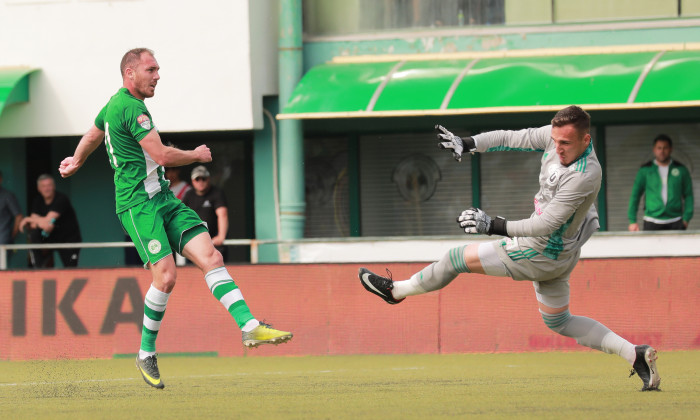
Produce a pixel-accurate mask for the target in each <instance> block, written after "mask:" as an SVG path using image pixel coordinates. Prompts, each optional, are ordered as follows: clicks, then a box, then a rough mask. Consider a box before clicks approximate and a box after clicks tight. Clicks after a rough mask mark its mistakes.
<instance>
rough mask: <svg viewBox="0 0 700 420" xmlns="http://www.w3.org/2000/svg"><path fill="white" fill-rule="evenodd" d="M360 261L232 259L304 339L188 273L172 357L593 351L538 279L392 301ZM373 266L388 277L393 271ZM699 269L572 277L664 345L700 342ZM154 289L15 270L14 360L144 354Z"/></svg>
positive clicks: (604, 317)
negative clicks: (565, 330) (245, 310)
mask: <svg viewBox="0 0 700 420" xmlns="http://www.w3.org/2000/svg"><path fill="white" fill-rule="evenodd" d="M359 266H360V264H317V265H316V264H314V265H257V266H230V267H229V271H230V272H231V274H232V275H233V277H234V279H235V280H236V283H237V284H238V285H239V286H240V288H241V290H242V292H243V296H244V297H245V298H246V300H247V302H248V304H249V306H250V307H251V310H252V312H253V314H254V315H255V316H256V317H258V318H259V319H260V320H263V319H264V320H266V321H268V322H271V323H273V325H274V326H275V327H277V328H280V329H284V330H290V331H292V332H294V335H295V337H294V339H293V340H292V341H291V342H290V343H287V344H284V345H281V346H279V347H275V346H267V347H265V346H263V347H260V348H258V349H254V350H245V349H244V348H243V346H242V345H241V342H240V332H239V330H238V328H237V327H236V325H235V323H234V322H233V320H232V319H231V317H230V316H229V315H228V313H227V312H226V311H225V310H224V309H223V307H222V306H221V305H220V304H219V303H218V302H217V301H216V300H215V299H214V298H213V297H212V296H211V294H210V293H209V290H208V289H207V287H206V283H205V282H204V279H203V276H202V274H201V273H200V272H199V271H198V270H197V269H195V268H192V267H185V268H180V269H179V270H178V284H177V286H176V287H175V291H174V293H173V295H172V296H171V298H170V301H169V303H168V308H167V310H166V313H165V318H164V321H163V324H162V328H161V332H160V334H159V337H158V342H157V348H158V352H160V353H172V352H217V353H218V354H219V355H223V356H236V355H243V354H244V353H245V352H247V354H248V355H321V354H361V353H440V352H442V353H454V352H521V351H547V350H555V349H556V350H569V349H571V350H583V348H582V347H580V346H578V345H577V344H576V343H575V342H574V340H572V339H568V338H565V337H561V336H559V335H557V334H554V333H553V332H551V331H550V330H549V329H547V328H546V327H545V326H544V324H543V323H542V320H541V318H540V315H539V312H538V310H537V303H536V301H535V297H534V291H533V288H532V285H531V284H530V283H529V282H515V281H513V280H510V279H508V278H496V277H487V276H481V275H466V274H464V275H461V276H460V277H459V278H457V279H456V280H455V281H454V282H452V284H450V285H449V286H448V287H447V288H445V289H443V290H441V291H439V292H435V293H431V294H428V295H423V296H416V297H412V298H408V299H407V300H406V301H405V302H403V303H401V304H400V305H395V306H391V305H387V304H385V303H384V302H383V301H381V300H380V299H379V298H377V297H376V296H374V295H370V294H369V293H367V292H366V291H365V290H364V289H363V288H362V286H361V285H360V284H359V280H358V279H357V268H358V267H359ZM387 266H388V267H390V269H391V270H392V272H393V274H394V279H405V278H407V277H408V276H410V275H411V274H413V273H414V272H416V271H418V270H419V269H420V268H422V267H423V266H425V264H424V263H411V264H406V263H390V264H387ZM367 267H368V268H370V269H371V270H376V271H377V272H380V273H382V272H384V267H385V266H384V265H377V264H370V265H367ZM699 269H700V259H699V258H654V259H610V260H583V261H581V262H580V263H579V265H578V267H577V268H576V270H575V271H574V272H573V274H572V279H571V296H572V297H571V312H572V313H573V314H577V315H586V316H590V317H592V318H595V319H597V320H599V321H601V322H603V323H604V324H606V325H607V326H608V327H610V328H611V329H613V330H614V331H616V332H617V333H618V334H620V335H622V336H623V337H625V338H627V339H629V340H630V341H632V342H634V343H643V342H644V343H649V344H652V345H655V346H657V347H658V348H660V349H661V350H681V349H693V348H700V323H698V319H700V276H698V274H697V273H698V271H699ZM149 284H150V273H149V272H148V271H146V270H143V269H140V268H123V269H84V270H54V271H17V272H3V273H1V274H0V288H2V290H1V291H0V359H3V360H22V359H51V358H91V357H98V358H109V357H112V356H113V355H114V354H125V353H135V352H136V351H137V350H138V347H139V344H140V320H141V319H142V314H143V295H144V294H145V292H146V290H147V289H148V286H149ZM132 301H133V302H137V304H136V305H132ZM137 320H138V321H137ZM137 323H138V324H139V325H137Z"/></svg>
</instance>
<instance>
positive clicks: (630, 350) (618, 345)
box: [602, 331, 637, 365]
mask: <svg viewBox="0 0 700 420" xmlns="http://www.w3.org/2000/svg"><path fill="white" fill-rule="evenodd" d="M602 347H603V348H604V349H611V350H612V351H613V353H615V354H617V355H618V356H620V357H622V358H623V359H625V360H627V361H628V362H629V364H630V365H633V364H634V360H635V359H636V358H637V352H636V351H635V349H634V347H635V346H634V344H632V343H630V342H629V341H627V340H625V339H624V338H622V337H620V336H619V335H617V334H615V333H614V332H612V331H611V332H609V333H608V334H606V335H605V337H603V343H602ZM608 353H609V352H608Z"/></svg>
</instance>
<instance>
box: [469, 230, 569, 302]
mask: <svg viewBox="0 0 700 420" xmlns="http://www.w3.org/2000/svg"><path fill="white" fill-rule="evenodd" d="M580 254H581V252H580V250H578V251H576V252H574V253H570V254H566V255H565V254H561V255H560V256H559V259H558V260H552V259H550V258H547V257H545V256H544V255H542V254H540V253H539V252H537V251H535V250H534V249H531V248H527V247H522V246H520V244H519V243H518V238H503V239H499V240H497V241H492V242H485V243H482V244H480V245H479V260H480V261H481V266H482V267H483V268H484V272H485V273H486V274H487V275H489V276H497V277H510V278H512V279H513V280H529V281H531V282H532V284H533V286H534V287H535V294H536V296H537V301H539V302H541V303H543V304H544V305H547V306H549V307H550V308H561V307H564V306H566V305H568V304H569V275H570V274H571V272H572V271H573V269H574V267H575V266H576V263H578V260H579V256H580Z"/></svg>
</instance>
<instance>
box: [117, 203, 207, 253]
mask: <svg viewBox="0 0 700 420" xmlns="http://www.w3.org/2000/svg"><path fill="white" fill-rule="evenodd" d="M117 217H119V221H120V222H121V224H122V227H123V228H124V230H125V231H126V233H128V234H129V236H130V237H131V240H132V241H133V242H134V245H136V250H137V251H138V253H139V256H140V257H141V261H143V265H144V267H145V266H147V265H148V263H151V264H155V263H157V262H158V261H160V260H162V259H163V258H165V257H167V256H168V255H171V254H172V253H173V251H176V252H178V253H182V248H184V246H185V244H186V243H187V242H188V241H189V240H190V239H192V238H193V237H194V236H196V235H197V234H199V233H202V232H206V231H207V228H206V224H205V223H204V222H203V221H202V219H200V218H199V216H198V215H197V213H195V211H194V210H192V209H191V208H189V207H187V206H186V205H184V204H183V203H182V201H180V200H178V199H177V198H175V196H174V195H173V193H172V192H170V191H167V192H160V193H158V194H156V195H155V196H153V198H152V199H150V200H148V201H144V202H143V203H140V204H137V205H135V206H133V207H131V208H130V209H129V210H126V211H124V212H122V213H119V214H117Z"/></svg>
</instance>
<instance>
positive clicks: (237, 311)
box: [204, 267, 259, 332]
mask: <svg viewBox="0 0 700 420" xmlns="http://www.w3.org/2000/svg"><path fill="white" fill-rule="evenodd" d="M204 279H205V280H206V281H207V286H209V290H210V291H211V293H212V294H213V295H214V297H215V298H216V299H218V301H219V302H221V304H222V305H224V308H226V310H227V311H228V312H229V313H230V314H231V316H233V319H234V320H236V324H238V327H239V328H240V329H241V330H243V331H245V332H247V331H250V330H252V329H253V328H255V327H257V326H258V325H259V322H258V321H257V320H256V319H255V317H253V314H251V313H250V309H249V308H248V305H247V304H246V303H245V300H244V299H243V294H242V293H241V290H240V289H239V288H238V286H236V283H235V282H234V281H233V279H232V278H231V275H230V274H229V273H228V271H227V270H226V267H218V268H215V269H213V270H211V271H210V272H208V273H207V274H206V275H205V276H204Z"/></svg>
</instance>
